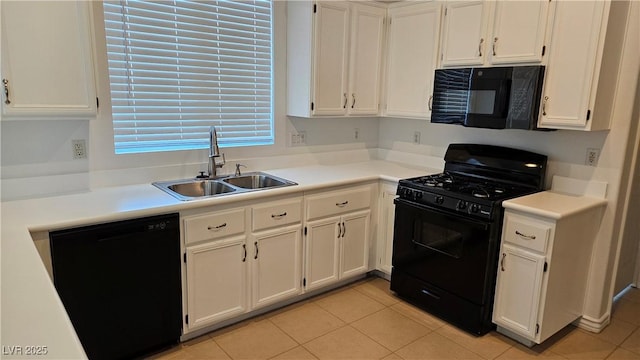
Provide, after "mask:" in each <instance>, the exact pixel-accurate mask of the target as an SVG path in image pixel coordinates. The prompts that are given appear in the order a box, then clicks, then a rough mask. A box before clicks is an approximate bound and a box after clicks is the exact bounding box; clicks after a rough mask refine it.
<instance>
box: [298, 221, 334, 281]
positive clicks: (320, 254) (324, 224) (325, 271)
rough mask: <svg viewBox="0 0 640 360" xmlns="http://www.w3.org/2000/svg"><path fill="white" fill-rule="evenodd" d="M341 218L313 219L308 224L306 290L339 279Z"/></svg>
mask: <svg viewBox="0 0 640 360" xmlns="http://www.w3.org/2000/svg"><path fill="white" fill-rule="evenodd" d="M340 221H341V218H340V217H339V216H337V217H331V218H327V219H323V220H318V221H311V222H308V223H307V226H306V254H305V259H306V266H305V276H304V279H305V281H304V283H305V289H306V290H313V289H317V288H320V287H323V286H325V285H329V284H332V283H334V282H336V281H338V279H339V275H338V266H339V260H340V259H339V256H340V228H339V226H340V224H341V222H340Z"/></svg>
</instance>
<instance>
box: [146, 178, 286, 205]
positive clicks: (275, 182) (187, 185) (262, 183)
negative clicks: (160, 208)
mask: <svg viewBox="0 0 640 360" xmlns="http://www.w3.org/2000/svg"><path fill="white" fill-rule="evenodd" d="M153 185H154V186H155V187H157V188H159V189H160V190H163V191H164V192H166V193H168V194H170V195H172V196H173V197H175V198H176V199H178V200H195V199H201V198H206V197H213V196H221V195H230V194H238V193H243V192H247V191H256V190H267V189H273V188H278V187H284V186H292V185H298V184H297V183H295V182H293V181H289V180H286V179H282V178H279V177H277V176H273V175H271V174H267V173H263V172H252V173H246V174H244V175H239V176H233V175H231V176H219V177H216V178H214V179H198V178H195V179H184V180H171V181H157V182H154V183H153Z"/></svg>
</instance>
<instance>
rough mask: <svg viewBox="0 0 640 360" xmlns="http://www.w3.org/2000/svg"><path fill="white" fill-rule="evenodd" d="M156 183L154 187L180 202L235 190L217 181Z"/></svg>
mask: <svg viewBox="0 0 640 360" xmlns="http://www.w3.org/2000/svg"><path fill="white" fill-rule="evenodd" d="M178 181H179V182H175V181H167V182H155V183H153V185H155V186H156V187H158V188H160V189H161V190H164V191H165V192H167V193H169V194H171V195H173V196H175V197H176V198H178V199H180V200H191V199H195V198H200V197H208V196H216V195H224V194H229V193H232V192H234V191H236V189H235V188H233V187H231V186H229V185H227V184H225V183H223V182H221V181H217V180H178Z"/></svg>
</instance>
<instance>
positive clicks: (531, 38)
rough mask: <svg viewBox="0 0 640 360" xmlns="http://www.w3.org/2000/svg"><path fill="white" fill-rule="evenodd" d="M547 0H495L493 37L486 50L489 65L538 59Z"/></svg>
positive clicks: (544, 25) (535, 60)
mask: <svg viewBox="0 0 640 360" xmlns="http://www.w3.org/2000/svg"><path fill="white" fill-rule="evenodd" d="M548 9H549V1H547V0H536V1H531V0H529V1H497V2H496V3H495V11H494V20H493V33H492V34H493V36H491V37H490V38H489V41H490V42H491V47H490V49H489V50H490V51H489V52H488V54H489V55H488V57H489V61H490V63H491V64H503V63H522V62H540V61H541V60H542V54H543V51H545V50H543V46H544V35H545V29H546V25H547V13H548Z"/></svg>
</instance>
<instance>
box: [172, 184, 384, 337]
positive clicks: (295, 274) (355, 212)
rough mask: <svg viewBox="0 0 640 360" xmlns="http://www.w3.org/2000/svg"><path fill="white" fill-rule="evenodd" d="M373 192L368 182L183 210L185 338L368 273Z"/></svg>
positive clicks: (374, 189)
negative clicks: (336, 188) (308, 192)
mask: <svg viewBox="0 0 640 360" xmlns="http://www.w3.org/2000/svg"><path fill="white" fill-rule="evenodd" d="M374 191H376V187H375V186H374V185H371V184H369V185H361V186H353V187H348V188H342V189H339V190H331V191H317V192H314V194H311V195H308V196H307V195H306V194H305V196H304V198H303V196H301V195H299V194H298V195H296V196H284V197H278V198H275V199H274V198H272V199H271V200H265V201H258V202H256V201H252V202H243V203H238V204H234V205H231V206H234V207H233V208H229V207H225V206H221V208H219V209H217V210H216V211H210V210H209V211H208V210H207V209H206V208H205V209H193V210H187V211H185V212H183V213H182V214H181V217H182V219H181V221H182V241H183V248H184V266H183V284H184V286H183V287H184V288H183V311H184V323H183V329H184V331H183V332H184V334H189V333H191V332H195V331H204V330H205V329H207V328H211V329H213V328H215V326H216V325H217V324H219V323H221V322H223V321H225V322H227V323H228V322H229V321H233V318H239V317H240V316H241V315H243V314H247V313H249V312H253V311H254V310H259V309H262V308H265V307H268V306H272V305H277V304H278V303H282V302H284V301H286V300H290V299H291V298H295V297H296V296H299V295H301V294H302V292H303V287H304V290H307V291H308V290H311V289H319V288H321V287H324V286H327V285H331V284H333V283H336V282H338V281H340V280H342V279H347V278H350V277H355V276H357V275H362V274H364V273H366V272H367V271H368V270H369V267H368V265H369V237H370V234H369V232H370V222H371V203H372V201H371V199H372V194H373V193H374ZM303 199H304V204H305V206H306V217H303V214H305V211H303ZM303 218H304V219H305V229H306V231H303V227H302V221H303ZM303 233H304V234H306V236H305V237H304V238H305V242H303ZM303 261H304V266H303ZM303 270H304V271H303ZM303 273H304V277H305V278H304V279H306V280H304V279H303ZM305 281H306V286H305V285H304V284H305Z"/></svg>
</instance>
